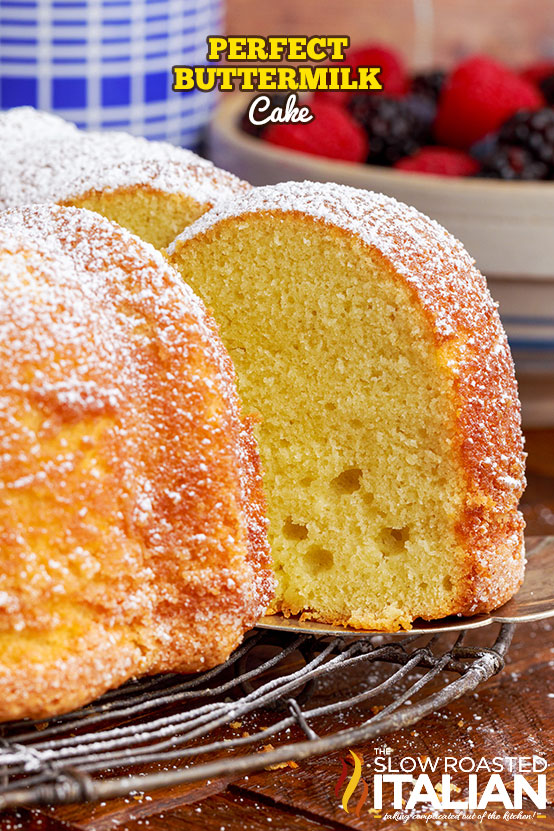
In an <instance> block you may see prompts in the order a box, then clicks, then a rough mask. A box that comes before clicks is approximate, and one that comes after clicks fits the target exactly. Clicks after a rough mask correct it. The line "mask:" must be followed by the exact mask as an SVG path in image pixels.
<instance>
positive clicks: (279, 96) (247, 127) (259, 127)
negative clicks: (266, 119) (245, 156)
mask: <svg viewBox="0 0 554 831" xmlns="http://www.w3.org/2000/svg"><path fill="white" fill-rule="evenodd" d="M289 95H290V93H284V92H277V93H273V95H268V96H267V97H268V98H269V99H270V101H271V106H270V108H269V109H268V110H267V112H264V116H268V115H269V114H270V113H271V112H272V111H273V110H274V109H275V108H276V107H284V106H285V104H286V103H287V98H288V97H289ZM257 97H258V96H256V98H257ZM251 103H252V102H250V103H249V104H248V106H247V107H246V109H245V111H244V112H243V114H242V116H241V119H240V126H241V129H242V130H244V132H245V133H249V135H251V136H256V137H258V138H259V137H260V136H261V135H262V134H263V133H264V132H265V130H266V129H267V127H268V126H269V124H252V122H251V121H250V119H249V118H248V111H249V109H250V104H251Z"/></svg>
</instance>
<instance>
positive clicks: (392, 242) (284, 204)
mask: <svg viewBox="0 0 554 831" xmlns="http://www.w3.org/2000/svg"><path fill="white" fill-rule="evenodd" d="M265 211H272V212H273V211H277V212H301V213H304V214H306V215H307V216H311V217H313V218H314V219H316V220H320V221H322V222H325V223H326V224H329V225H335V226H338V227H340V228H343V229H344V230H346V231H349V232H351V233H352V234H355V235H356V236H358V237H359V238H360V239H362V240H363V241H364V242H365V243H367V244H368V245H370V246H372V247H373V248H376V249H377V250H379V251H380V252H381V253H382V254H383V255H384V256H385V257H386V258H387V259H388V260H389V261H390V263H391V264H394V268H395V269H396V270H398V271H399V272H400V273H401V274H402V275H403V276H404V277H405V278H406V280H407V281H408V282H410V283H416V282H417V284H418V285H419V286H420V287H421V286H422V284H424V283H425V282H429V281H431V280H434V281H436V282H437V289H438V290H439V291H441V292H442V294H443V295H444V293H445V291H446V290H447V289H448V290H450V288H451V279H452V268H451V263H452V260H453V259H455V260H456V261H457V263H458V265H459V266H462V267H463V268H464V269H465V270H466V271H468V272H471V271H474V270H475V269H474V264H473V260H472V259H471V258H470V257H469V254H468V253H467V251H466V250H465V249H464V247H463V246H462V244H461V243H460V242H458V240H456V239H454V237H453V236H452V235H451V234H449V233H448V231H446V230H445V229H444V228H443V227H442V226H441V225H439V224H438V223H437V222H435V221H433V220H431V219H429V218H428V217H426V216H424V215H423V214H422V213H420V212H419V211H418V210H416V208H413V207H410V206H408V205H405V204H403V203H401V202H398V201H397V200H396V199H393V198H392V197H389V196H385V195H384V194H382V193H373V192H371V191H362V190H358V189H357V188H351V187H348V186H346V185H336V184H334V183H316V182H285V183H282V184H279V185H275V186H267V187H261V188H255V189H253V190H252V191H249V192H248V193H247V194H245V195H244V196H242V197H241V198H240V199H235V200H233V201H230V200H226V201H224V202H223V203H220V204H219V205H218V206H216V207H215V208H213V209H212V210H211V211H209V212H208V213H207V214H205V215H204V216H203V217H201V218H200V219H199V220H197V221H196V222H195V223H194V224H193V225H192V226H189V227H188V228H185V230H184V231H183V232H182V233H181V234H180V235H179V236H178V237H177V239H176V240H175V241H174V242H173V243H172V245H171V246H169V248H168V253H169V254H170V255H171V254H172V253H173V252H174V251H175V249H176V246H177V245H178V244H179V243H180V242H182V241H185V240H187V239H191V238H192V237H193V236H196V235H198V234H201V233H203V232H205V231H206V230H207V229H208V228H210V227H211V226H212V225H214V224H215V223H217V222H221V221H222V220H224V219H227V218H229V217H232V216H240V215H245V214H249V213H253V212H265ZM399 226H401V227H402V234H401V235H399V233H398V228H399ZM416 262H417V265H418V268H414V263H416ZM489 300H490V299H489ZM490 302H491V303H492V301H490ZM435 311H436V315H435V325H436V327H437V330H438V331H439V332H440V333H441V334H442V335H443V336H445V337H448V336H449V335H452V333H453V330H452V324H451V323H450V321H449V320H448V317H449V315H448V314H441V308H440V306H437V308H436V309H435Z"/></svg>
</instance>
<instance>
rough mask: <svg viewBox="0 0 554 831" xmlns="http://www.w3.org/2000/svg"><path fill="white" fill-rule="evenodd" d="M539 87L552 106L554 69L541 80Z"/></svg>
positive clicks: (553, 100) (553, 103) (553, 99)
mask: <svg viewBox="0 0 554 831" xmlns="http://www.w3.org/2000/svg"><path fill="white" fill-rule="evenodd" d="M539 89H540V91H541V92H542V94H543V95H544V100H545V101H546V103H547V104H550V106H552V105H554V71H552V72H551V73H550V75H546V76H545V77H544V78H543V79H542V80H541V81H540V83H539Z"/></svg>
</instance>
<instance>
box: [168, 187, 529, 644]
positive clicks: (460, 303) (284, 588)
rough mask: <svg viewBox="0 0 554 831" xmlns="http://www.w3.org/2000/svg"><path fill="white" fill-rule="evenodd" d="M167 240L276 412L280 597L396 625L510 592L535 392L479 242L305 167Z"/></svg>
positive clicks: (273, 476)
mask: <svg viewBox="0 0 554 831" xmlns="http://www.w3.org/2000/svg"><path fill="white" fill-rule="evenodd" d="M168 254H169V257H170V260H171V261H172V262H173V264H174V265H175V266H176V267H177V268H178V270H179V271H180V272H181V274H182V276H183V278H184V280H185V281H186V282H187V283H189V284H190V285H191V286H192V287H193V289H194V290H195V291H197V292H198V294H199V295H200V296H201V297H202V298H203V299H204V300H205V302H206V304H207V305H208V306H209V307H210V308H212V309H213V311H214V314H215V317H216V319H217V321H218V324H219V326H220V331H221V335H222V339H223V341H224V343H225V344H226V346H227V348H228V349H229V352H230V354H231V357H232V358H233V360H234V362H235V366H236V369H237V374H238V378H239V392H240V395H241V397H242V400H243V402H244V406H245V410H246V411H249V410H253V411H257V412H258V413H259V415H260V419H259V424H258V427H257V434H258V438H259V443H260V452H261V457H262V464H263V468H264V483H265V488H266V494H267V500H268V510H269V518H270V542H271V547H272V553H273V561H274V567H275V572H276V576H277V581H278V590H277V600H276V603H275V604H274V605H273V607H272V610H273V611H282V612H284V613H285V614H303V615H304V616H305V617H309V618H313V619H317V620H320V621H325V622H329V623H343V624H349V625H351V626H354V627H358V628H377V629H382V630H387V631H393V630H396V629H398V628H409V627H410V625H411V624H412V621H413V620H414V619H415V618H417V617H423V618H427V619H432V618H439V617H442V616H445V615H449V614H458V613H462V614H473V613H476V612H484V611H488V610H491V609H493V608H496V607H497V606H499V605H501V604H502V603H503V602H505V601H506V600H508V598H509V597H510V596H511V595H512V594H513V593H514V592H515V591H516V589H517V588H518V586H519V585H520V583H521V580H522V576H523V568H524V546H523V525H524V523H523V520H522V517H521V515H520V514H519V512H518V511H517V503H518V500H519V497H520V495H521V492H522V490H523V487H524V454H523V440H522V434H521V427H520V407H519V401H518V396H517V387H516V383H515V377H514V370H513V363H512V359H511V355H510V351H509V347H508V344H507V340H506V336H505V333H504V331H503V329H502V326H501V323H500V320H499V316H498V312H497V309H496V306H495V304H494V303H493V302H492V300H491V298H490V295H489V292H488V289H487V287H486V283H485V280H484V278H483V277H482V275H481V274H480V273H479V272H478V271H477V269H476V268H475V266H474V263H473V261H472V260H471V258H470V257H469V255H468V254H467V252H466V251H465V250H464V249H463V247H462V245H461V244H460V243H459V242H457V241H456V240H455V239H454V238H453V237H451V236H450V235H449V234H448V233H447V232H446V231H445V230H444V229H443V228H441V227H440V226H439V225H438V224H437V223H435V222H433V221H431V220H429V219H428V218H427V217H425V216H423V215H422V214H420V213H419V212H418V211H416V210H415V209H413V208H408V207H407V206H405V205H402V204H400V203H398V202H396V201H395V200H393V199H390V198H388V197H385V196H382V195H380V194H372V193H368V192H365V191H358V190H355V189H353V188H347V187H343V186H338V185H331V184H329V185H324V184H317V183H313V182H305V183H286V184H283V185H276V186H273V187H265V188H259V189H256V190H253V191H251V192H250V193H249V194H247V195H245V196H244V197H243V198H241V199H238V200H235V201H234V202H233V203H227V205H224V206H222V207H220V208H219V209H217V208H216V209H214V210H213V211H211V212H209V213H208V214H206V215H205V216H204V217H202V218H201V219H200V220H198V221H197V222H196V223H195V224H194V225H193V226H191V227H190V228H188V229H186V231H185V232H184V233H183V234H182V235H181V236H180V237H179V238H177V240H176V241H175V243H174V244H173V245H172V246H170V248H169V250H168Z"/></svg>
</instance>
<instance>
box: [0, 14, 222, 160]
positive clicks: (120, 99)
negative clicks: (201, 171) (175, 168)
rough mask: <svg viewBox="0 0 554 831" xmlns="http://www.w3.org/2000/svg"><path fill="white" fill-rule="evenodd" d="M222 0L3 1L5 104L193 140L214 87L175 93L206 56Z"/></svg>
mask: <svg viewBox="0 0 554 831" xmlns="http://www.w3.org/2000/svg"><path fill="white" fill-rule="evenodd" d="M221 5H222V4H221V0H0V109H7V108H8V107H15V106H20V105H23V104H27V105H30V106H33V107H37V108H39V109H41V110H48V111H50V112H54V113H57V114H58V115H61V116H62V117H64V118H67V119H69V120H70V121H75V122H76V123H77V124H78V125H79V126H80V127H84V128H87V129H92V130H100V129H121V130H127V131H128V132H130V133H134V134H135V135H142V136H146V137H147V138H150V139H160V140H166V141H171V142H173V143H175V144H182V145H185V146H187V147H194V146H195V145H196V144H197V143H198V140H199V138H200V135H201V132H202V128H203V127H204V125H205V124H206V122H207V120H208V118H209V115H210V111H211V109H212V107H213V104H214V94H213V93H205V92H198V91H196V90H194V91H192V92H186V93H182V92H181V93H177V92H172V90H171V83H172V76H171V67H172V66H173V65H174V64H188V65H194V64H203V63H205V62H206V50H207V46H206V38H207V36H208V35H213V34H218V33H219V32H220V31H221V14H222V9H221Z"/></svg>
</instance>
